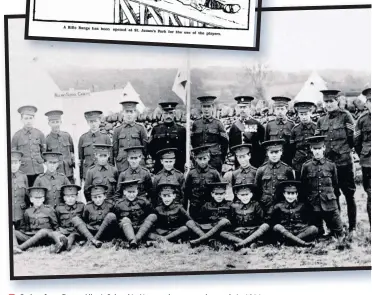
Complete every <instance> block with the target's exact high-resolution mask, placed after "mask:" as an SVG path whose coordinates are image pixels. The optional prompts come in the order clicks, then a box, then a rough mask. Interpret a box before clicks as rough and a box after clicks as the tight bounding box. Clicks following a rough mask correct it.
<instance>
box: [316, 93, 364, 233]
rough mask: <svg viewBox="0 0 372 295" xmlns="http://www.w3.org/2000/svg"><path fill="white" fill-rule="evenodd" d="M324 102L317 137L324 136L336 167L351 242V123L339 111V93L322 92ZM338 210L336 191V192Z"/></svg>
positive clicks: (353, 218) (345, 113) (353, 222)
mask: <svg viewBox="0 0 372 295" xmlns="http://www.w3.org/2000/svg"><path fill="white" fill-rule="evenodd" d="M321 92H322V93H323V100H324V103H325V107H326V109H327V112H328V113H327V114H326V115H325V116H323V117H320V118H319V120H318V123H317V127H316V128H317V129H316V132H315V134H316V135H325V136H326V140H325V146H326V151H325V157H326V158H328V159H329V160H331V161H332V162H334V163H335V164H336V167H337V175H338V184H339V188H340V189H341V191H342V193H343V194H344V196H345V199H346V203H347V215H348V219H349V237H350V238H353V237H354V235H355V227H356V216H357V211H356V204H355V199H354V193H355V182H354V169H353V158H352V155H351V149H352V148H353V147H354V121H353V118H352V116H351V115H350V113H349V112H348V111H346V110H341V109H340V108H339V107H338V97H339V92H340V91H338V90H323V91H321ZM335 194H336V196H337V199H338V206H339V208H340V203H339V202H340V201H339V198H340V195H341V192H340V190H339V189H337V191H335Z"/></svg>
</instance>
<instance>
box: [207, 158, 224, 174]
mask: <svg viewBox="0 0 372 295" xmlns="http://www.w3.org/2000/svg"><path fill="white" fill-rule="evenodd" d="M209 165H210V166H212V167H213V168H214V169H216V170H217V171H218V172H219V173H221V171H222V165H223V159H222V155H211V159H210V160H209Z"/></svg>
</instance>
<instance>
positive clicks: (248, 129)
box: [229, 118, 265, 168]
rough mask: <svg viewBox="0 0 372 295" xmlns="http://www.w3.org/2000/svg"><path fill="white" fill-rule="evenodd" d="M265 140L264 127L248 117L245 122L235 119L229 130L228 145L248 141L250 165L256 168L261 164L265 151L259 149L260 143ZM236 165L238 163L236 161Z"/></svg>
mask: <svg viewBox="0 0 372 295" xmlns="http://www.w3.org/2000/svg"><path fill="white" fill-rule="evenodd" d="M264 140H265V128H264V126H263V125H262V124H261V123H260V122H259V121H257V120H255V119H253V118H250V119H248V120H246V121H245V122H241V121H240V120H237V121H236V122H234V123H233V125H232V126H231V128H230V130H229V147H230V149H231V148H232V147H233V146H236V145H239V144H243V143H249V144H251V145H252V148H251V160H250V162H251V165H252V166H254V167H256V168H258V167H260V166H261V165H262V163H263V161H264V158H265V153H264V151H263V150H262V149H261V143H262V142H263V141H264ZM235 165H236V167H238V165H239V163H238V162H237V161H236V163H235Z"/></svg>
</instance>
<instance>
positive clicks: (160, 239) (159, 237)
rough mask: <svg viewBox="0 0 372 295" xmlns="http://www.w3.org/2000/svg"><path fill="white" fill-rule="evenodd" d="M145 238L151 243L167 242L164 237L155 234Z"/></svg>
mask: <svg viewBox="0 0 372 295" xmlns="http://www.w3.org/2000/svg"><path fill="white" fill-rule="evenodd" d="M147 237H148V239H149V240H153V241H158V242H168V240H167V239H166V238H165V237H163V236H161V235H158V234H155V233H149V235H148V236H147Z"/></svg>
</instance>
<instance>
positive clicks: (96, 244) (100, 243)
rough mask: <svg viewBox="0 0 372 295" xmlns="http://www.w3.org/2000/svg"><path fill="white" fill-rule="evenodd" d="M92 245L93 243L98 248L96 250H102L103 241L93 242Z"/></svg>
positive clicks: (94, 240)
mask: <svg viewBox="0 0 372 295" xmlns="http://www.w3.org/2000/svg"><path fill="white" fill-rule="evenodd" d="M90 243H91V244H92V245H93V246H94V247H96V248H101V247H102V242H101V241H98V240H96V239H93V240H91V241H90Z"/></svg>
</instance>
